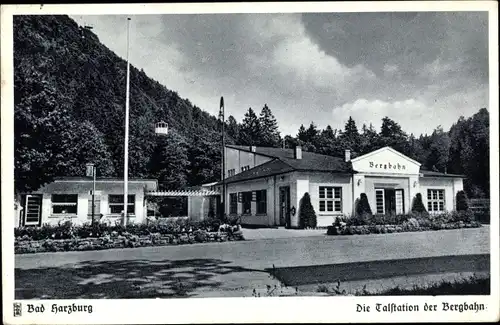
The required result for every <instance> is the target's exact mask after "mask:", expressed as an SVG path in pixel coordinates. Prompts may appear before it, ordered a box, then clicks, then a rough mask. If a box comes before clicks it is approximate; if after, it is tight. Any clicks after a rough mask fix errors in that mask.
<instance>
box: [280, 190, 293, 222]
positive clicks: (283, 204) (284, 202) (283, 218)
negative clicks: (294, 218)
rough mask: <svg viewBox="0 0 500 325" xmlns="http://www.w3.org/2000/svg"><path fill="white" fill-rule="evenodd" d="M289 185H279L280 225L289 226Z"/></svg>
mask: <svg viewBox="0 0 500 325" xmlns="http://www.w3.org/2000/svg"><path fill="white" fill-rule="evenodd" d="M290 221H291V220H290V187H289V186H284V187H280V226H285V227H287V228H289V227H290Z"/></svg>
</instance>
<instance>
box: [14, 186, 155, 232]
mask: <svg viewBox="0 0 500 325" xmlns="http://www.w3.org/2000/svg"><path fill="white" fill-rule="evenodd" d="M95 187H96V192H95V196H94V216H97V217H99V218H100V217H105V218H107V219H109V220H110V221H111V222H114V221H119V220H121V218H122V212H123V211H124V202H123V193H124V191H123V179H114V178H100V179H97V180H96V184H95ZM157 187H158V182H157V180H154V179H129V181H128V195H129V196H128V203H127V205H128V222H130V223H141V222H143V221H144V220H145V218H146V216H147V199H146V194H147V192H149V191H156V189H157ZM92 188H93V181H92V178H88V177H65V178H59V179H56V180H54V181H53V182H52V183H49V184H46V185H45V186H43V187H41V188H40V189H39V190H38V191H36V192H32V193H27V194H23V195H21V196H20V198H19V202H18V203H19V204H17V206H18V209H17V210H18V213H16V218H17V220H16V223H15V224H16V225H17V226H41V225H43V224H51V225H55V224H58V223H59V222H61V221H63V220H71V221H72V222H73V223H76V224H82V223H87V222H90V221H91V219H92V194H91V193H92Z"/></svg>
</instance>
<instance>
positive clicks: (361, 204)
mask: <svg viewBox="0 0 500 325" xmlns="http://www.w3.org/2000/svg"><path fill="white" fill-rule="evenodd" d="M356 215H357V216H362V217H364V216H366V215H372V209H371V208H370V203H369V202H368V197H367V196H366V194H365V193H361V195H360V197H359V200H358V202H357V205H356Z"/></svg>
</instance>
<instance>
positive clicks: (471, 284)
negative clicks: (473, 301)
mask: <svg viewBox="0 0 500 325" xmlns="http://www.w3.org/2000/svg"><path fill="white" fill-rule="evenodd" d="M490 282H491V281H490V277H487V278H478V277H476V276H471V277H470V278H465V279H461V280H455V281H452V282H450V281H441V282H439V283H435V284H432V285H429V286H425V287H422V286H420V287H419V286H417V285H415V286H413V288H411V289H402V288H400V287H399V286H398V287H396V288H391V289H388V290H383V291H378V292H370V291H367V290H366V285H365V286H364V287H363V289H362V290H358V291H356V292H355V293H354V295H355V296H437V295H447V296H448V295H449V296H453V295H489V294H490ZM339 289H340V283H337V285H336V288H330V287H328V286H327V285H325V284H320V285H318V288H317V290H316V292H321V293H328V294H330V295H345V294H346V292H345V290H342V292H341V291H340V290H339Z"/></svg>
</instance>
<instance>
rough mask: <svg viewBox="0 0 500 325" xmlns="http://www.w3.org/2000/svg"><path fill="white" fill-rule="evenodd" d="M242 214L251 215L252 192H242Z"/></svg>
mask: <svg viewBox="0 0 500 325" xmlns="http://www.w3.org/2000/svg"><path fill="white" fill-rule="evenodd" d="M241 202H242V204H243V214H252V192H242V193H241Z"/></svg>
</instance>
